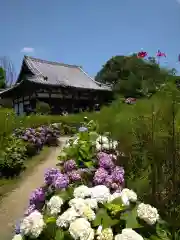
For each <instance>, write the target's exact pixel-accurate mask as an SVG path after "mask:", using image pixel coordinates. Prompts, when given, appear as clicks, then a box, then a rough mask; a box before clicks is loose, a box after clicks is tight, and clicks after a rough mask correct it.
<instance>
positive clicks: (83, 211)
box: [78, 205, 96, 222]
mask: <svg viewBox="0 0 180 240" xmlns="http://www.w3.org/2000/svg"><path fill="white" fill-rule="evenodd" d="M78 213H79V214H80V216H81V217H83V218H86V219H87V220H88V221H90V222H91V221H93V220H94V219H95V218H96V214H95V212H94V211H93V210H92V209H91V208H90V207H89V206H88V205H85V206H83V207H82V208H80V209H79V211H78Z"/></svg>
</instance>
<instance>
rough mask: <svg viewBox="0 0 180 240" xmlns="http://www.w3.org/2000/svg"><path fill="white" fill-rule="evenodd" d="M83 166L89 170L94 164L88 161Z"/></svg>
mask: <svg viewBox="0 0 180 240" xmlns="http://www.w3.org/2000/svg"><path fill="white" fill-rule="evenodd" d="M84 165H85V166H86V167H87V168H90V167H93V166H94V164H93V162H92V161H89V162H84Z"/></svg>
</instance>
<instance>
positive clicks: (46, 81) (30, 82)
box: [0, 56, 112, 115]
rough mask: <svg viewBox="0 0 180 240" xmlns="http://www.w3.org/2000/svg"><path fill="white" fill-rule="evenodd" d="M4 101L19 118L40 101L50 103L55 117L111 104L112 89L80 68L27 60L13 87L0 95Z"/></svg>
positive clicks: (38, 60) (25, 58) (29, 58)
mask: <svg viewBox="0 0 180 240" xmlns="http://www.w3.org/2000/svg"><path fill="white" fill-rule="evenodd" d="M0 98H1V101H6V100H8V101H11V102H12V107H13V108H14V109H15V112H16V113H17V114H18V115H21V114H23V113H25V112H26V109H27V108H31V109H36V104H37V102H38V101H41V102H45V103H48V104H49V106H50V109H51V113H52V114H60V113H61V112H62V111H63V110H66V111H67V112H69V113H73V112H75V110H76V111H77V110H78V109H87V108H88V109H89V110H92V109H93V107H94V106H95V105H96V104H99V105H100V106H101V105H103V104H107V103H108V102H111V100H112V91H111V88H110V87H109V86H107V85H103V84H100V83H98V82H96V81H95V80H94V79H93V78H91V77H90V76H89V75H88V74H87V73H86V72H85V71H84V70H83V69H82V68H81V67H80V66H76V65H68V64H63V63H57V62H51V61H46V60H41V59H37V58H33V57H29V56H24V59H23V62H22V66H21V70H20V73H19V76H18V78H17V81H16V83H15V85H13V87H11V88H9V89H6V90H4V91H1V92H0Z"/></svg>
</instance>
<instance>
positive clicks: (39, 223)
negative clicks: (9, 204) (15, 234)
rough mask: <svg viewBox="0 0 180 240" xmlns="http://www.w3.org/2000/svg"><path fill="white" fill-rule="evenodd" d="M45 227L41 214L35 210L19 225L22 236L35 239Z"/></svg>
mask: <svg viewBox="0 0 180 240" xmlns="http://www.w3.org/2000/svg"><path fill="white" fill-rule="evenodd" d="M44 226H45V223H44V220H43V216H42V214H41V213H40V212H39V211H37V210H35V211H33V212H32V213H31V214H30V215H29V216H27V217H25V218H24V219H23V221H22V223H21V225H20V230H21V233H22V235H25V236H31V237H32V238H37V237H39V235H40V234H41V232H42V230H43V228H44Z"/></svg>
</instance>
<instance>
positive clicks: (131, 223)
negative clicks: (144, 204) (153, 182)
mask: <svg viewBox="0 0 180 240" xmlns="http://www.w3.org/2000/svg"><path fill="white" fill-rule="evenodd" d="M120 219H121V220H125V221H126V228H134V229H136V228H141V227H142V225H140V224H139V222H138V220H137V209H136V207H135V208H133V209H132V210H128V211H126V212H124V213H122V214H121V217H120Z"/></svg>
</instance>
